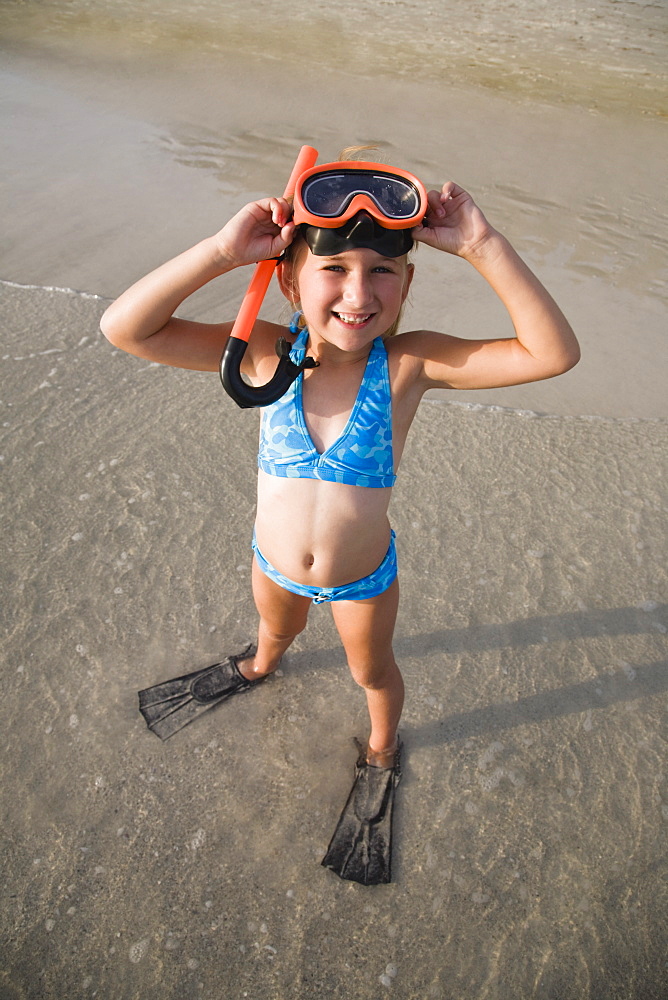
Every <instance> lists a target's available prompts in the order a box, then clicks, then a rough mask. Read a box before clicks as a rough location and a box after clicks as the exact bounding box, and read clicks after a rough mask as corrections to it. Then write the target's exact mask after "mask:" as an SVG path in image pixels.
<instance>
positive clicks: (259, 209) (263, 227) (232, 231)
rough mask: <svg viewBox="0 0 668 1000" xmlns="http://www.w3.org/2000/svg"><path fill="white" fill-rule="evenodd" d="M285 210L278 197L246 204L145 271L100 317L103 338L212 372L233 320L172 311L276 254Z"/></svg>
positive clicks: (288, 230) (285, 229)
mask: <svg viewBox="0 0 668 1000" xmlns="http://www.w3.org/2000/svg"><path fill="white" fill-rule="evenodd" d="M290 214H291V209H290V206H289V205H288V203H287V202H286V201H285V200H284V199H282V198H266V199H264V200H262V201H257V202H251V204H249V205H246V206H245V207H244V208H242V209H241V211H240V212H238V213H237V214H236V215H235V216H234V218H232V219H231V220H230V221H229V222H228V223H227V225H226V226H225V227H224V228H223V229H221V231H220V232H219V233H217V234H216V235H215V236H211V237H209V238H207V239H205V240H202V242H201V243H198V244H197V245H196V246H194V247H191V249H190V250H186V251H185V253H182V254H180V255H179V256H178V257H175V258H174V259H173V260H170V261H168V262H167V263H166V264H163V265H162V266H161V267H159V268H157V269H156V270H155V271H151V273H150V274H147V275H146V277H144V278H141V279H140V280H139V281H138V282H136V284H134V285H132V287H131V288H129V289H128V290H127V291H126V292H124V293H123V294H122V295H121V296H120V297H119V298H118V299H116V301H115V302H113V303H112V304H111V305H110V306H109V308H108V309H107V310H106V312H105V313H104V315H103V316H102V320H101V322H100V327H101V330H102V332H103V333H104V335H105V337H107V339H108V340H110V341H111V343H112V344H114V346H115V347H120V348H121V349H122V350H124V351H128V352H129V353H130V354H136V355H137V356H138V357H140V358H146V359H147V360H149V361H158V362H160V363H161V364H166V365H175V366H176V367H178V368H191V369H195V370H197V371H217V370H218V365H219V363H220V356H221V354H222V351H223V348H224V346H225V343H226V341H227V338H228V337H229V334H230V331H231V329H232V326H233V324H232V323H231V322H230V323H196V322H192V321H189V320H183V319H177V318H175V316H174V313H175V311H176V310H177V309H178V307H179V306H180V305H181V303H182V302H183V301H184V300H185V299H187V298H188V296H189V295H192V294H193V292H196V291H197V289H198V288H201V287H202V286H203V285H205V284H207V283H208V282H209V281H211V280H213V278H217V277H219V276H220V275H221V274H225V273H226V272H228V271H231V270H233V269H234V268H235V267H239V266H240V265H242V264H249V263H253V262H255V261H258V260H265V259H268V258H270V257H274V256H277V255H278V254H280V253H281V252H282V251H283V250H284V249H285V247H286V246H287V245H288V244H289V243H290V242H291V240H292V234H293V231H294V225H293V223H292V222H288V221H287V220H288V219H289V217H290Z"/></svg>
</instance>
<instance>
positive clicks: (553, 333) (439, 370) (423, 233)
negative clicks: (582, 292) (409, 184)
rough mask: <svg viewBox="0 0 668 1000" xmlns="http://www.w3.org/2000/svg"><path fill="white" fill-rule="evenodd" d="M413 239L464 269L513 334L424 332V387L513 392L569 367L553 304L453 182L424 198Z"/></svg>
mask: <svg viewBox="0 0 668 1000" xmlns="http://www.w3.org/2000/svg"><path fill="white" fill-rule="evenodd" d="M414 235H415V237H416V239H418V240H419V241H420V242H423V243H427V244H429V245H430V246H433V247H436V248H437V249H440V250H445V251H446V252H449V253H453V254H456V255H457V256H460V257H463V258H464V259H465V260H467V261H468V262H469V263H470V264H472V265H473V267H475V269H476V270H477V271H478V273H479V274H481V275H482V277H483V278H485V280H486V281H487V282H488V284H489V285H490V286H491V288H492V289H493V290H494V291H495V292H496V294H497V295H498V296H499V298H500V299H501V301H502V302H503V304H504V306H505V307H506V309H507V310H508V313H509V315H510V318H511V320H512V323H513V326H514V328H515V334H516V339H515V338H509V339H501V340H499V339H491V340H461V339H459V338H456V337H448V336H442V335H439V334H429V333H425V334H424V336H423V338H422V341H423V346H422V349H421V351H420V353H421V354H422V356H423V358H424V376H425V379H426V381H427V383H428V384H429V385H438V386H450V387H452V388H457V389H483V388H493V387H497V386H504V385H517V384H519V383H522V382H534V381H538V380H539V379H544V378H550V377H552V376H553V375H560V374H561V373H562V372H565V371H568V369H569V368H572V367H573V365H575V364H577V362H578V360H579V358H580V349H579V347H578V342H577V340H576V338H575V334H574V333H573V330H572V329H571V327H570V325H569V323H568V321H567V320H566V318H565V316H564V315H563V313H562V312H561V310H560V309H559V307H558V305H557V304H556V302H555V301H554V299H553V298H552V297H551V296H550V295H549V293H548V292H547V291H546V289H545V288H544V287H543V285H542V284H541V283H540V281H539V280H538V278H537V277H536V276H535V274H533V272H532V271H531V270H530V269H529V268H528V267H527V265H526V264H525V263H524V261H523V260H522V259H521V258H520V257H519V256H518V254H517V253H516V252H515V250H514V249H513V248H512V246H511V245H510V243H509V242H508V240H507V239H506V238H505V237H504V236H502V235H501V233H499V232H497V231H496V230H495V229H493V228H492V226H490V224H489V223H488V222H487V220H486V219H485V217H484V215H483V214H482V212H481V211H480V209H479V208H478V207H477V206H476V205H475V203H474V201H473V199H472V198H471V196H470V195H469V194H467V193H466V191H464V190H463V189H462V188H460V187H458V186H457V185H456V184H453V183H449V184H445V185H444V186H443V189H442V191H441V192H436V191H431V192H430V193H429V211H428V213H427V216H426V218H425V224H424V225H423V226H421V227H419V228H418V229H417V230H416V231H415V232H414Z"/></svg>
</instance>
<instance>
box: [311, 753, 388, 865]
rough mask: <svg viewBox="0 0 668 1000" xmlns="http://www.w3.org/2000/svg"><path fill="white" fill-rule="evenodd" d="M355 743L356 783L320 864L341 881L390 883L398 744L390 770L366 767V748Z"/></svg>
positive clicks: (367, 765) (368, 765)
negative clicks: (356, 749) (356, 756)
mask: <svg viewBox="0 0 668 1000" xmlns="http://www.w3.org/2000/svg"><path fill="white" fill-rule="evenodd" d="M355 743H356V744H357V748H358V750H359V751H360V754H359V757H358V759H357V764H356V765H355V781H354V782H353V787H352V789H351V791H350V795H349V796H348V801H347V802H346V804H345V806H344V809H343V812H342V813H341V818H340V819H339V822H338V824H337V827H336V830H335V831H334V836H333V837H332V839H331V841H330V845H329V847H328V848H327V853H326V854H325V857H324V858H323V859H322V862H321V863H322V864H323V865H324V867H325V868H330V869H331V870H332V871H333V872H336V874H337V875H338V876H339V877H340V878H344V879H348V880H349V881H351V882H359V883H360V884H361V885H380V884H381V883H384V882H391V881H392V810H393V806H394V790H395V788H396V787H397V785H398V784H399V781H400V778H401V760H400V757H401V743H400V742H399V743H398V744H397V750H396V753H395V756H394V764H393V766H392V767H372V766H371V765H370V764H367V762H366V746H365V745H364V744H363V743H361V742H360V740H358V739H356V740H355Z"/></svg>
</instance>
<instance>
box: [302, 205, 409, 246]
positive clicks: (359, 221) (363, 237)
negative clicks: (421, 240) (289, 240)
mask: <svg viewBox="0 0 668 1000" xmlns="http://www.w3.org/2000/svg"><path fill="white" fill-rule="evenodd" d="M300 229H301V232H302V234H303V236H304V239H305V240H306V242H307V244H308V248H309V250H310V251H311V253H312V254H314V255H315V256H316V257H332V256H334V255H335V254H337V253H344V252H345V251H346V250H353V249H356V248H357V247H366V248H368V249H369V250H375V251H376V253H379V254H381V255H382V256H383V257H402V256H403V255H404V254H405V253H408V251H409V250H410V249H411V248H412V246H413V238H412V236H411V230H410V229H385V228H384V226H381V225H380V223H379V222H377V221H376V220H375V219H373V218H372V217H371V216H370V215H369V214H368V213H367V212H358V213H357V215H354V216H353V217H352V219H349V220H348V222H346V223H345V225H343V226H340V227H339V228H338V229H325V228H324V227H321V226H310V225H307V224H306V223H303V224H302V225H301V226H300Z"/></svg>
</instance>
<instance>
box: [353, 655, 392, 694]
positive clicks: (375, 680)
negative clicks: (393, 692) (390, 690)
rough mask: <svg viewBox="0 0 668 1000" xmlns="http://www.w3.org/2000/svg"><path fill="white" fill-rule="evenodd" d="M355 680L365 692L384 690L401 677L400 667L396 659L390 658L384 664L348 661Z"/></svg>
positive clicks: (372, 661)
mask: <svg viewBox="0 0 668 1000" xmlns="http://www.w3.org/2000/svg"><path fill="white" fill-rule="evenodd" d="M348 666H349V668H350V672H351V674H352V676H353V680H354V681H355V683H356V684H359V686H360V687H362V688H364V690H365V691H379V690H381V689H382V688H386V687H389V686H391V685H392V684H393V683H396V682H397V680H398V678H400V677H401V673H400V671H399V667H398V666H397V663H396V661H395V659H394V657H389V658H388V659H385V660H383V661H382V662H379V661H376V660H370V661H366V662H363V661H357V662H351V661H350V660H349V661H348Z"/></svg>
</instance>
